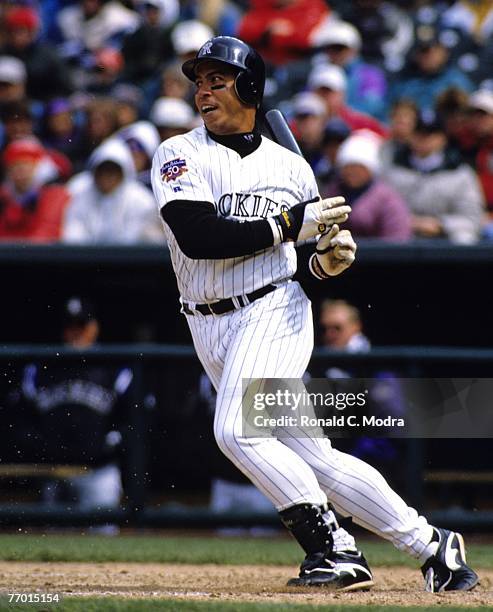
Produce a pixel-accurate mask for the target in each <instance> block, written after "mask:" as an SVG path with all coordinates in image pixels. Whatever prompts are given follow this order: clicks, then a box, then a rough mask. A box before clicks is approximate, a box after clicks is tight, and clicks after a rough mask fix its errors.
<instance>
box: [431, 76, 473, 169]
mask: <svg viewBox="0 0 493 612" xmlns="http://www.w3.org/2000/svg"><path fill="white" fill-rule="evenodd" d="M469 110H470V109H469V96H468V94H466V92H465V91H462V90H461V89H456V88H454V87H452V88H450V89H446V90H445V91H444V92H443V93H441V94H440V95H439V96H438V98H437V103H436V113H437V115H438V116H439V117H440V118H441V119H442V121H443V126H444V129H445V134H446V136H447V140H448V142H449V145H450V146H452V147H455V148H456V149H457V150H458V151H459V152H460V153H461V155H462V157H463V158H464V160H465V161H467V162H468V163H469V164H471V165H474V152H475V136H474V133H473V132H474V122H473V124H472V125H470V123H471V115H470V113H469Z"/></svg>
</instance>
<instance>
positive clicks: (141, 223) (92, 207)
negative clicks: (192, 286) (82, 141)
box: [63, 137, 163, 244]
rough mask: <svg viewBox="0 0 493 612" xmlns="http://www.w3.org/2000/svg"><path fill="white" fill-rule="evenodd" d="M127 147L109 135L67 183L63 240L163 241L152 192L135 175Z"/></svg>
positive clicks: (128, 242)
mask: <svg viewBox="0 0 493 612" xmlns="http://www.w3.org/2000/svg"><path fill="white" fill-rule="evenodd" d="M135 174H136V172H135V166H134V162H133V159H132V155H131V153H130V150H129V148H128V146H127V145H126V144H125V143H124V142H122V141H121V140H120V139H119V138H116V137H115V138H110V139H109V140H107V141H106V142H104V143H103V144H102V145H100V146H99V147H98V148H97V149H96V150H95V151H94V153H93V154H92V155H91V157H90V159H89V162H88V171H87V172H83V173H81V174H79V175H77V176H75V177H73V178H72V179H71V181H70V183H69V184H68V188H69V190H70V191H71V193H72V201H71V204H70V206H69V208H68V210H67V213H66V215H65V224H64V228H63V240H65V241H66V242H72V243H80V244H100V243H113V244H115V243H120V244H135V243H137V242H161V243H162V242H163V232H162V227H161V225H160V222H159V217H158V215H157V214H156V204H155V201H154V197H153V195H152V193H151V192H150V191H149V190H148V189H147V188H146V187H144V186H143V185H141V184H140V183H139V182H138V181H137V180H136V178H135Z"/></svg>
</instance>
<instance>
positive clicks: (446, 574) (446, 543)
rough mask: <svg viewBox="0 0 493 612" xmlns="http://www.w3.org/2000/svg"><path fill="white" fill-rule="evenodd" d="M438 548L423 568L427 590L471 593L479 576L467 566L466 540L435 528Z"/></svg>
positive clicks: (450, 532) (456, 534)
mask: <svg viewBox="0 0 493 612" xmlns="http://www.w3.org/2000/svg"><path fill="white" fill-rule="evenodd" d="M433 529H434V530H435V534H434V539H435V541H436V542H438V548H437V551H436V553H435V554H434V555H432V556H431V557H430V558H429V559H428V560H427V561H426V562H425V564H424V565H423V566H422V567H421V571H422V572H423V576H424V578H425V590H426V591H428V592H430V593H441V592H442V591H470V590H471V589H473V588H474V587H475V586H476V585H477V584H478V582H479V578H478V575H477V574H476V572H474V571H473V570H472V569H471V568H470V567H469V566H468V565H466V551H465V547H464V539H463V537H462V536H461V534H460V533H455V532H453V531H447V530H446V529H438V528H437V527H434V528H433Z"/></svg>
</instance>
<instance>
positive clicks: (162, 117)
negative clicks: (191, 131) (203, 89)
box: [149, 97, 194, 128]
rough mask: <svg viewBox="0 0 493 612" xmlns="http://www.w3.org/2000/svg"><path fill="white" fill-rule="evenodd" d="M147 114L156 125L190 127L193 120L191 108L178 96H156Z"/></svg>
mask: <svg viewBox="0 0 493 612" xmlns="http://www.w3.org/2000/svg"><path fill="white" fill-rule="evenodd" d="M149 116H150V119H151V121H152V123H154V125H156V126H157V127H170V128H190V127H191V126H192V124H193V121H194V114H193V111H192V109H191V108H190V106H189V105H188V104H187V103H186V102H184V101H183V100H180V98H167V97H163V98H158V99H157V100H156V101H155V102H154V104H153V105H152V108H151V112H150V115H149Z"/></svg>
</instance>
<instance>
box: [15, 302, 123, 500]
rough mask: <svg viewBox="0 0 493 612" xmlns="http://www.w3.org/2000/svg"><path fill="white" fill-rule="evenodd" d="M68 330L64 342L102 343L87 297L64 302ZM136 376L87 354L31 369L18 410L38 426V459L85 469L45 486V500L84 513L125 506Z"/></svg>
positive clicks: (77, 344) (64, 324) (74, 345)
mask: <svg viewBox="0 0 493 612" xmlns="http://www.w3.org/2000/svg"><path fill="white" fill-rule="evenodd" d="M61 328H62V338H63V342H64V344H65V346H67V347H70V348H73V349H76V350H81V351H83V350H87V349H89V348H91V347H93V346H95V345H96V343H97V341H98V338H99V335H100V323H99V320H98V318H97V316H96V313H95V310H94V307H93V305H92V304H91V303H90V302H89V301H88V300H87V299H86V298H81V297H71V298H70V299H69V300H68V301H67V302H66V303H65V305H64V309H63V316H62V320H61ZM132 379H133V373H132V371H131V370H130V369H129V368H126V367H121V366H113V365H107V364H101V363H97V364H92V363H91V364H88V363H87V362H86V361H85V360H82V359H80V360H76V361H67V362H65V361H64V362H63V363H61V364H58V363H57V364H52V365H49V366H46V365H45V366H44V367H43V366H42V365H41V364H37V363H31V364H29V365H27V366H26V367H25V369H24V373H23V380H22V387H21V391H22V392H21V395H20V397H19V409H20V410H24V412H25V413H28V414H30V416H31V422H34V423H35V424H36V429H37V437H38V444H37V453H36V454H37V462H45V463H46V462H48V463H53V464H64V465H75V466H82V467H83V470H84V471H83V472H82V473H81V474H80V475H74V476H72V477H70V478H66V479H63V480H57V481H48V482H47V483H46V484H45V486H44V488H43V500H44V501H45V503H47V504H53V503H65V504H69V505H70V506H71V507H76V508H78V509H80V510H90V509H99V508H115V507H117V506H118V505H119V503H120V498H121V495H122V480H121V470H120V463H121V451H122V434H123V435H125V426H126V425H127V422H126V421H127V419H128V412H129V405H130V398H129V395H130V390H131V384H132Z"/></svg>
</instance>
